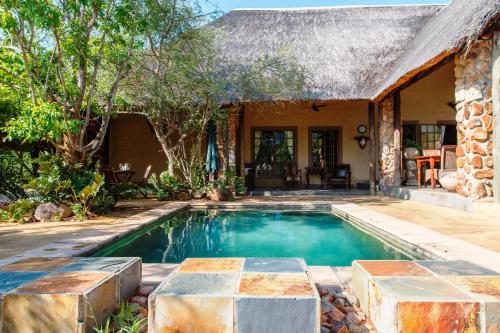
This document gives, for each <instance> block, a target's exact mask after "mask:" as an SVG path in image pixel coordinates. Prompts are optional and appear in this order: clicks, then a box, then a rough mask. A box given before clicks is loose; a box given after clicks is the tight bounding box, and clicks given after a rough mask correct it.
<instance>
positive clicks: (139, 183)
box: [134, 164, 151, 198]
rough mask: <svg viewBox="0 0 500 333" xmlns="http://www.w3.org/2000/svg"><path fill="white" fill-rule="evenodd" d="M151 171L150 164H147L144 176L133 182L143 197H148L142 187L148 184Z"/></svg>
mask: <svg viewBox="0 0 500 333" xmlns="http://www.w3.org/2000/svg"><path fill="white" fill-rule="evenodd" d="M150 173H151V164H150V165H148V166H147V168H146V171H144V176H143V177H142V179H141V180H139V181H136V182H134V184H136V185H137V186H139V192H140V193H141V194H142V196H143V197H144V198H147V197H148V194H147V191H146V190H145V189H144V187H145V186H146V185H147V184H148V178H149V174H150Z"/></svg>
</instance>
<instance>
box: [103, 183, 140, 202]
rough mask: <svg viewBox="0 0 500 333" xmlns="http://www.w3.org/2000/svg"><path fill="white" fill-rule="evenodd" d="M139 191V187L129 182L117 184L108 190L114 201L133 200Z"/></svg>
mask: <svg viewBox="0 0 500 333" xmlns="http://www.w3.org/2000/svg"><path fill="white" fill-rule="evenodd" d="M140 190H141V189H140V188H139V185H137V184H134V183H131V182H126V183H118V184H116V185H114V186H113V187H111V188H110V191H111V194H112V195H113V197H114V198H115V200H116V201H118V200H129V199H133V198H135V197H136V196H137V195H138V194H139V193H140Z"/></svg>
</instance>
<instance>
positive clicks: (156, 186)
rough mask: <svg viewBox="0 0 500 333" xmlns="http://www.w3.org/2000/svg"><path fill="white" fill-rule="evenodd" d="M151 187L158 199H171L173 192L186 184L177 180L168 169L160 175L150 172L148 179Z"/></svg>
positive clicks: (183, 188)
mask: <svg viewBox="0 0 500 333" xmlns="http://www.w3.org/2000/svg"><path fill="white" fill-rule="evenodd" d="M148 183H149V184H151V186H152V188H153V194H154V195H155V196H156V198H157V199H158V200H169V199H172V195H173V194H174V193H175V192H178V191H181V190H185V189H186V185H185V184H184V183H183V182H182V181H180V180H179V178H177V177H176V176H175V175H171V174H170V173H169V172H168V171H163V172H162V173H161V174H160V176H159V177H158V176H156V174H154V173H153V174H152V175H151V177H150V178H149V180H148Z"/></svg>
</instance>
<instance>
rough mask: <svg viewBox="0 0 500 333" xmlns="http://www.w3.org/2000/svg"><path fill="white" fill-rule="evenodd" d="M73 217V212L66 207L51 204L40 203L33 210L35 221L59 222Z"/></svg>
mask: <svg viewBox="0 0 500 333" xmlns="http://www.w3.org/2000/svg"><path fill="white" fill-rule="evenodd" d="M71 216H73V211H72V210H71V208H69V207H68V206H66V205H63V204H54V203H52V202H47V203H42V204H40V205H38V207H37V208H36V210H35V214H34V217H35V220H37V221H50V222H53V221H60V220H61V219H66V218H68V217H71Z"/></svg>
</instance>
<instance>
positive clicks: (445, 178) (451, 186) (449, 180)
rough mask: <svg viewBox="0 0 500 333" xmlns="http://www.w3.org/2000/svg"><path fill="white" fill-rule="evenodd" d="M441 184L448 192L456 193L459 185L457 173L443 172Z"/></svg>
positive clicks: (440, 179) (440, 178)
mask: <svg viewBox="0 0 500 333" xmlns="http://www.w3.org/2000/svg"><path fill="white" fill-rule="evenodd" d="M439 183H440V184H441V186H442V187H443V188H444V189H445V190H447V191H448V192H456V191H457V183H458V180H457V177H456V172H443V173H442V174H441V176H440V177H439Z"/></svg>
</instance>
